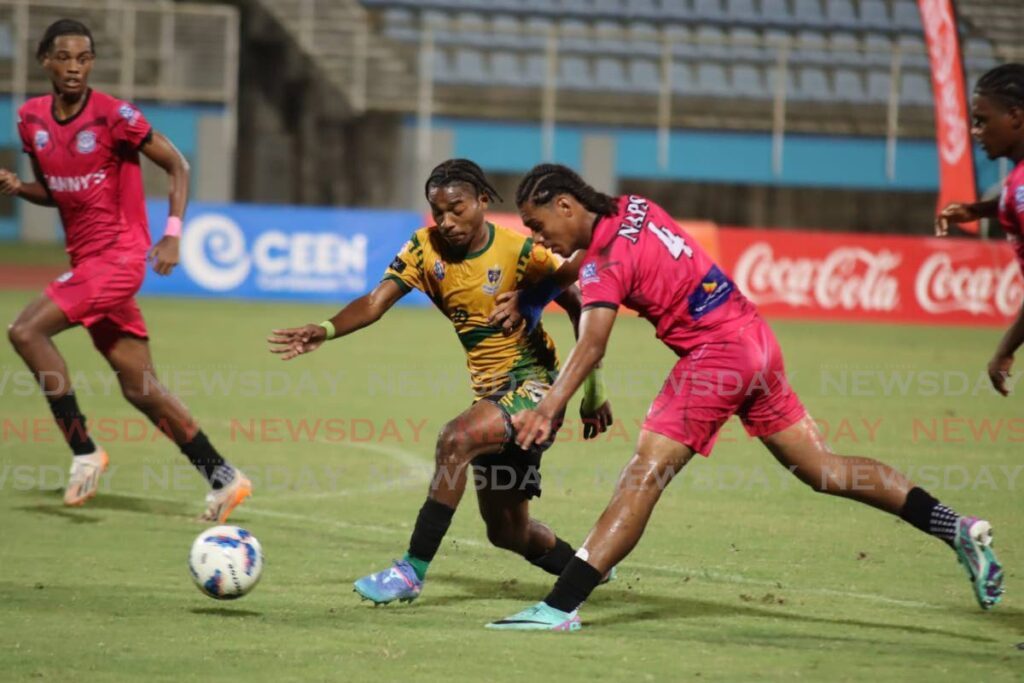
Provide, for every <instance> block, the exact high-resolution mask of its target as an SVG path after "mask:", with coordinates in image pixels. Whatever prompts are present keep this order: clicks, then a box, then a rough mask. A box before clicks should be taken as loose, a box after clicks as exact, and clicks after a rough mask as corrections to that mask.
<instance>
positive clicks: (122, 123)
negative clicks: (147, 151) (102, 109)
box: [110, 100, 153, 149]
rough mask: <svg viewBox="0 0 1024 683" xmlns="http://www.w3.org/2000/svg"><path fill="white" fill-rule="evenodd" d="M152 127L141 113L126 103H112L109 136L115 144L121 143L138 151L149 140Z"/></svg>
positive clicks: (116, 101)
mask: <svg viewBox="0 0 1024 683" xmlns="http://www.w3.org/2000/svg"><path fill="white" fill-rule="evenodd" d="M152 134H153V127H152V126H151V125H149V121H147V120H146V117H145V116H143V115H142V112H141V111H139V110H138V109H136V108H135V107H134V106H132V105H131V104H128V103H127V102H122V101H120V100H115V101H114V112H113V114H112V115H111V119H110V135H111V136H112V137H113V138H114V141H115V142H123V143H125V144H127V145H128V146H129V147H131V148H132V149H138V148H139V147H142V145H143V144H144V143H145V142H146V141H148V140H149V138H150V136H151V135H152Z"/></svg>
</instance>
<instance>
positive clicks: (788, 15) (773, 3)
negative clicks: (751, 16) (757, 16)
mask: <svg viewBox="0 0 1024 683" xmlns="http://www.w3.org/2000/svg"><path fill="white" fill-rule="evenodd" d="M761 21H762V22H764V23H766V24H770V25H775V26H790V25H792V24H793V23H794V19H793V13H792V12H791V11H790V9H789V2H788V0H761Z"/></svg>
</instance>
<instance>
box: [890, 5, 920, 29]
mask: <svg viewBox="0 0 1024 683" xmlns="http://www.w3.org/2000/svg"><path fill="white" fill-rule="evenodd" d="M892 21H893V24H895V26H896V28H898V29H900V30H902V31H920V30H921V29H922V26H921V13H920V11H919V10H918V9H917V2H916V0H894V2H893V6H892Z"/></svg>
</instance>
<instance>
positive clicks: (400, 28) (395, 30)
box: [381, 8, 420, 43]
mask: <svg viewBox="0 0 1024 683" xmlns="http://www.w3.org/2000/svg"><path fill="white" fill-rule="evenodd" d="M381 19H382V20H383V26H382V31H383V33H384V35H385V36H386V37H388V38H391V39H392V40H400V41H402V42H409V43H415V42H417V41H419V39H420V29H419V24H418V22H417V20H416V17H415V16H414V15H413V13H412V12H410V11H409V10H407V9H401V8H391V9H388V10H386V11H385V12H384V14H383V15H382V17H381Z"/></svg>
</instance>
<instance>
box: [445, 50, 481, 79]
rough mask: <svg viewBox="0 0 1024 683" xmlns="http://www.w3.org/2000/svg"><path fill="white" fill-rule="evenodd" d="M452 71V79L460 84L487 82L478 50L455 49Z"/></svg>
mask: <svg viewBox="0 0 1024 683" xmlns="http://www.w3.org/2000/svg"><path fill="white" fill-rule="evenodd" d="M452 71H453V75H454V77H455V78H456V79H457V80H458V81H459V82H461V83H470V84H472V83H486V82H487V80H488V79H487V71H486V69H485V68H484V55H483V52H481V51H480V50H473V49H470V48H456V50H455V61H454V63H453V64H452Z"/></svg>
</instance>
